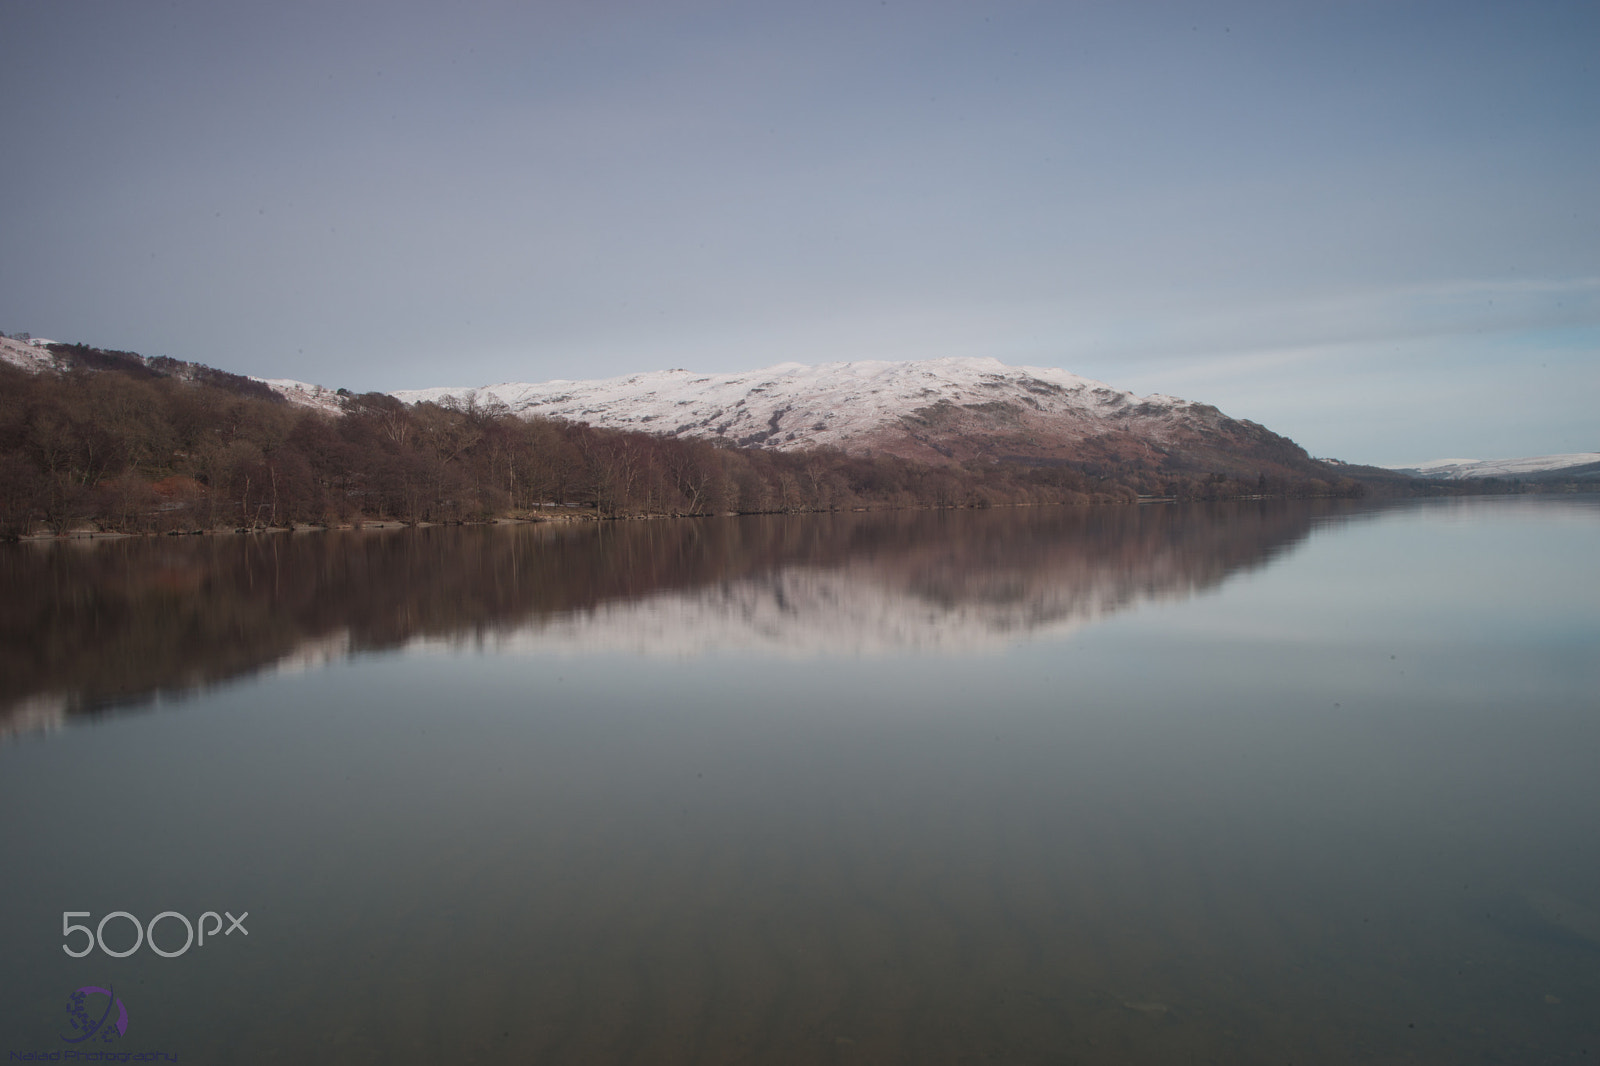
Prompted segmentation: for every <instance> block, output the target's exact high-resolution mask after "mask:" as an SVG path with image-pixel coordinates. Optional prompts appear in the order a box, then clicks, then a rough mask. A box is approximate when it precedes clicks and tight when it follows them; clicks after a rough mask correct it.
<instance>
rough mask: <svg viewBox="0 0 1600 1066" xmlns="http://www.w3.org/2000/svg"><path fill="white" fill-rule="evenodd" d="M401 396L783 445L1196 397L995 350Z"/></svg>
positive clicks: (1172, 404) (1179, 405)
mask: <svg viewBox="0 0 1600 1066" xmlns="http://www.w3.org/2000/svg"><path fill="white" fill-rule="evenodd" d="M394 395H395V396H397V397H398V398H400V399H401V400H404V401H405V402H407V403H417V402H419V401H424V400H431V401H434V402H440V401H443V400H446V399H454V400H456V401H458V402H467V401H469V400H470V401H475V402H477V403H480V404H483V403H500V404H504V405H505V406H506V407H508V408H509V409H510V410H511V411H512V412H513V413H515V414H519V415H524V416H531V415H545V416H549V417H554V418H563V419H568V420H575V421H585V422H591V423H594V424H596V425H601V426H606V427H609V428H616V429H639V430H645V431H649V432H654V433H661V434H665V435H668V436H680V435H682V436H696V437H720V438H726V439H729V440H733V441H736V442H738V443H740V444H762V445H765V446H768V447H779V448H803V447H816V446H819V445H835V446H839V447H846V448H850V447H855V446H860V445H869V444H875V443H876V444H880V445H881V444H882V443H883V441H882V437H883V431H884V429H885V427H897V426H903V425H905V424H906V423H907V422H909V423H910V424H911V425H912V428H916V426H917V425H918V424H919V423H927V422H929V421H930V419H931V420H934V421H939V420H943V421H951V420H952V416H954V415H957V414H960V413H962V412H970V413H973V414H975V415H978V416H980V417H981V416H984V415H987V416H989V419H990V420H991V421H993V420H994V419H995V418H997V417H998V418H1000V419H1001V420H1002V421H1003V420H1005V416H1006V415H1008V414H1010V415H1013V416H1016V417H1033V418H1040V417H1042V418H1048V419H1054V420H1059V419H1061V418H1062V417H1068V418H1070V420H1071V421H1073V422H1074V423H1078V424H1080V427H1081V428H1082V430H1083V431H1084V432H1085V433H1091V432H1093V431H1095V430H1097V429H1101V428H1105V426H1104V425H1103V424H1105V423H1108V422H1109V420H1113V419H1117V418H1121V417H1126V416H1128V415H1130V414H1132V413H1135V412H1138V413H1142V414H1145V415H1149V414H1155V413H1158V412H1177V411H1183V410H1188V409H1191V408H1195V407H1197V406H1199V405H1195V404H1191V403H1190V402H1189V401H1187V400H1183V399H1179V398H1178V397H1175V396H1161V395H1154V396H1138V395H1135V394H1134V393H1132V392H1129V391H1127V390H1125V389H1117V388H1113V387H1112V386H1110V385H1107V384H1105V383H1104V382H1100V381H1094V380H1092V379H1090V378H1086V377H1083V376H1081V375H1078V374H1073V373H1071V372H1069V371H1066V370H1061V369H1057V368H1052V367H1013V366H1007V365H1006V364H1004V363H1002V362H1000V361H999V360H997V359H989V358H946V359H930V360H925V361H921V362H898V363H897V362H882V361H865V362H855V363H822V364H818V365H814V366H808V365H806V364H802V363H779V364H777V365H776V366H770V367H764V368H762V369H760V370H753V371H748V372H744V373H734V374H727V373H722V374H696V373H692V372H690V371H687V370H659V371H650V372H647V373H640V374H629V375H624V376H622V377H615V378H606V379H602V380H595V381H571V380H557V381H547V382H541V383H524V382H508V383H504V384H500V385H489V386H484V387H481V388H434V389H411V390H405V391H401V392H396V393H395V394H394ZM1014 420H1015V418H1013V421H1014Z"/></svg>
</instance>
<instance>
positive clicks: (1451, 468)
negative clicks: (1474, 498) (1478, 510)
mask: <svg viewBox="0 0 1600 1066" xmlns="http://www.w3.org/2000/svg"><path fill="white" fill-rule="evenodd" d="M1596 464H1600V452H1572V453H1568V454H1566V455H1535V456H1530V457H1528V458H1525V459H1435V460H1433V461H1432V462H1430V463H1420V464H1418V465H1417V466H1407V467H1398V466H1397V467H1391V469H1393V470H1397V471H1399V472H1400V473H1402V474H1413V475H1415V476H1417V477H1429V478H1440V479H1444V480H1449V481H1460V480H1462V479H1464V478H1474V477H1496V478H1514V477H1527V476H1528V475H1530V474H1551V473H1558V472H1561V471H1566V470H1576V469H1577V468H1578V467H1584V466H1593V465H1596Z"/></svg>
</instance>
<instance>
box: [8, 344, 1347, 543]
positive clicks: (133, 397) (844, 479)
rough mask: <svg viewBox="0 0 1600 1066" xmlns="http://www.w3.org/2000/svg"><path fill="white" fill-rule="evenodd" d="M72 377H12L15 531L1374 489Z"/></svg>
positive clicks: (114, 356)
mask: <svg viewBox="0 0 1600 1066" xmlns="http://www.w3.org/2000/svg"><path fill="white" fill-rule="evenodd" d="M52 350H53V351H54V352H55V354H56V356H57V369H55V370H47V371H43V372H37V373H30V372H27V371H24V370H21V369H19V368H16V367H13V366H10V365H3V364H0V537H7V538H15V537H17V536H20V535H23V534H27V533H29V532H34V531H50V532H56V533H61V532H66V531H69V530H76V529H86V528H87V529H95V530H100V531H106V532H125V533H142V532H162V531H176V530H196V529H206V530H211V529H264V528H282V527H285V526H291V525H351V524H354V525H359V524H362V523H363V522H370V521H377V520H398V521H403V522H454V521H481V520H487V519H491V518H496V517H539V516H543V517H551V516H558V515H566V516H583V517H600V518H617V517H631V516H645V515H705V514H728V513H779V512H798V511H824V510H841V509H857V508H867V509H877V508H898V507H986V506H997V505H1007V504H1046V503H1051V504H1055V503H1068V504H1087V503H1106V502H1119V501H1121V502H1131V501H1133V500H1135V499H1137V498H1138V497H1139V496H1163V497H1174V498H1180V499H1230V498H1237V497H1240V496H1254V495H1276V496H1291V495H1293V496H1301V495H1304V496H1325V495H1359V494H1360V493H1361V492H1362V491H1364V489H1363V486H1362V484H1361V483H1359V482H1358V481H1356V480H1354V479H1351V478H1348V477H1346V478H1338V477H1335V476H1333V475H1331V474H1330V477H1329V478H1328V479H1327V480H1323V479H1316V478H1308V479H1304V480H1298V481H1285V480H1282V479H1268V478H1266V477H1264V476H1262V477H1257V478H1252V479H1239V478H1229V477H1225V476H1223V475H1221V474H1196V473H1194V472H1183V473H1178V472H1164V471H1160V470H1154V471H1152V470H1147V469H1134V468H1118V467H1114V466H1106V465H1104V464H1100V465H1098V466H1088V465H1085V466H1084V467H1082V468H1080V467H1077V466H1074V465H1073V464H1067V463H1052V464H1043V463H1035V464H1029V463H1025V462H1017V463H1006V462H998V463H997V462H993V461H984V462H974V463H968V464H965V465H954V464H949V465H932V464H922V463H916V462H912V461H909V460H905V459H901V458H897V457H893V456H887V455H875V456H861V455H849V454H846V453H844V452H842V451H839V450H837V449H830V448H823V449H815V450H809V451H776V450H770V449H762V448H740V447H735V446H731V445H728V444H724V443H722V442H713V441H706V440H698V439H687V438H664V437H656V436H652V435H649V434H644V433H637V432H624V431H617V430H605V429H599V428H595V427H592V426H588V425H585V424H582V423H569V422H559V421H553V420H547V419H533V420H525V419H522V418H518V417H516V416H514V415H512V414H511V413H510V412H508V411H507V410H506V409H505V408H503V407H497V406H480V405H477V404H472V403H467V404H460V403H445V404H432V403H422V404H417V405H414V406H407V405H406V404H403V403H401V402H400V401H399V400H397V399H395V398H394V397H392V396H388V395H385V394H382V393H366V394H359V395H355V394H348V393H343V392H342V391H341V402H342V406H343V413H342V414H340V415H330V414H327V413H324V412H321V411H317V410H313V409H309V408H304V407H298V406H294V405H291V404H289V403H287V402H285V401H284V400H283V399H282V397H280V396H278V395H277V394H276V393H273V392H272V391H271V390H270V389H269V388H267V387H266V386H265V385H262V384H261V383H260V382H256V381H253V380H252V379H249V378H243V377H240V376H238V375H233V374H228V373H226V372H223V371H216V370H212V369H210V368H208V367H201V366H199V365H198V364H190V363H179V362H178V361H176V360H167V361H165V362H166V363H168V364H171V365H164V364H163V363H162V361H160V360H143V359H142V358H141V357H139V356H136V355H133V354H132V353H124V352H104V351H101V350H99V349H92V348H86V347H84V346H77V345H70V346H69V345H56V346H53V348H52Z"/></svg>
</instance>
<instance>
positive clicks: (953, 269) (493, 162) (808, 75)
mask: <svg viewBox="0 0 1600 1066" xmlns="http://www.w3.org/2000/svg"><path fill="white" fill-rule="evenodd" d="M0 40H5V41H6V42H7V61H6V63H4V64H0V131H3V133H4V152H5V165H4V166H3V167H0V204H4V205H5V206H4V209H3V212H0V242H3V245H4V248H5V252H4V254H3V255H0V329H4V330H7V331H17V330H29V331H31V332H33V333H35V334H38V335H43V336H49V337H53V338H56V339H60V340H82V341H86V342H89V343H94V344H100V345H104V346H109V347H122V348H129V349H133V350H136V351H141V352H144V353H146V354H152V355H154V354H165V355H171V356H176V357H178V358H183V359H194V360H199V361H202V362H206V363H210V364H212V365H215V366H220V367H223V368H225V369H229V370H234V371H238V372H243V373H252V374H258V375H262V376H285V377H296V378H300V379H303V380H309V381H314V382H318V383H322V384H327V385H332V386H345V387H349V388H352V389H356V390H365V389H396V388H408V387H421V386H428V385H472V384H484V383H490V382H497V381H504V380H524V381H539V380H545V379H549V378H558V377H565V378H586V377H601V376H608V375H612V374H620V373H626V372H632V371H638V370H648V369H657V368H662V367H669V366H685V367H690V368H693V369H699V370H737V369H746V368H753V367H757V366H763V365H767V364H771V363H776V362H781V361H784V360H798V361H801V362H813V363H814V362H825V361H832V360H841V359H866V358H881V359H913V358H922V357H929V356H945V355H974V356H994V357H996V358H999V359H1001V360H1003V361H1005V362H1008V363H1017V364H1035V365H1050V366H1062V367H1065V368H1067V369H1069V370H1074V371H1077V372H1079V373H1083V374H1088V375H1090V376H1093V377H1098V378H1101V379H1103V380H1106V381H1109V382H1111V383H1113V384H1116V385H1120V386H1124V387H1128V388H1134V389H1136V390H1138V391H1140V392H1169V393H1175V394H1177V395H1181V396H1185V397H1189V398H1191V399H1197V400H1203V401H1206V402H1210V403H1215V404H1217V405H1218V406H1220V407H1222V408H1223V409H1224V410H1225V411H1228V412H1229V413H1231V414H1234V415H1238V416H1241V417H1246V418H1251V419H1254V420H1256V421H1259V422H1262V423H1264V424H1266V425H1268V426H1270V427H1271V428H1273V429H1275V430H1277V431H1279V432H1282V433H1285V434H1287V435H1289V436H1291V437H1293V438H1295V439H1296V440H1298V441H1300V442H1301V443H1302V444H1304V445H1305V446H1306V447H1307V448H1308V449H1310V450H1311V452H1312V453H1313V454H1317V455H1331V456H1337V457H1340V458H1345V459H1350V460H1355V461H1365V462H1379V463H1403V462H1413V461H1419V460H1424V459H1430V458H1439V457H1446V456H1449V457H1501V456H1512V455H1532V454H1545V453H1551V452H1567V451H1587V450H1600V417H1596V414H1595V411H1596V408H1597V402H1596V401H1597V400H1600V58H1597V57H1600V4H1597V3H1595V2H1594V0H1584V2H1571V3H1539V2H1528V3H1462V2H1448V3H1404V2H1397V0H1382V2H1374V3H1361V2H1339V3H1331V2H1330V3H1300V4H1296V3H1264V4H1209V3H1183V4H1153V3H1152V4H1146V3H1103V4H1101V3H1066V2H1063V3H1001V2H996V3H982V2H977V0H973V2H967V3H939V2H927V3H916V4H910V3H904V2H890V3H881V2H878V0H870V2H863V3H829V2H808V3H805V4H799V3H785V4H775V3H720V2H710V0H708V2H699V3H688V2H670V0H657V2H654V3H638V4H632V3H605V2H598V3H583V4H577V3H562V4H537V3H535V4H527V3H510V2H507V3H477V4H471V3H469V4H454V5H449V6H446V5H442V4H437V5H421V4H409V5H408V4H394V3H383V4H377V3H366V4H357V3H347V4H328V3H320V2H319V3H272V4H264V3H263V4H233V3H214V2H207V3H189V2H178V3H161V4H158V3H139V2H129V0H116V2H109V3H59V2H48V3H46V2H33V0H8V2H7V3H6V4H5V5H4V6H0Z"/></svg>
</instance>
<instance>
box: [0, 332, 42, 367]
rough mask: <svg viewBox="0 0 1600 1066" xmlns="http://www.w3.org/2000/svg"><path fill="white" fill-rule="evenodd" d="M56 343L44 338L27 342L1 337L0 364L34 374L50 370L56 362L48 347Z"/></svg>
mask: <svg viewBox="0 0 1600 1066" xmlns="http://www.w3.org/2000/svg"><path fill="white" fill-rule="evenodd" d="M54 343H55V341H47V340H45V339H43V338H42V337H34V338H33V339H32V340H26V341H19V340H14V339H12V338H11V337H0V362H3V363H10V364H11V365H12V366H19V367H21V368H22V369H24V370H27V371H30V372H34V373H37V372H38V371H40V370H49V369H50V368H51V367H53V366H55V365H56V360H55V356H54V355H52V354H51V353H50V349H49V348H48V347H46V345H50V344H54Z"/></svg>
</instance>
